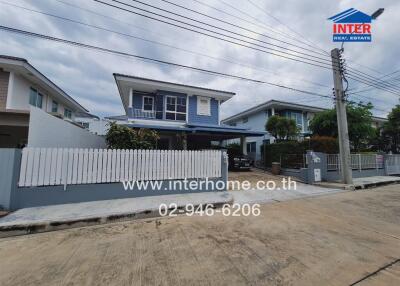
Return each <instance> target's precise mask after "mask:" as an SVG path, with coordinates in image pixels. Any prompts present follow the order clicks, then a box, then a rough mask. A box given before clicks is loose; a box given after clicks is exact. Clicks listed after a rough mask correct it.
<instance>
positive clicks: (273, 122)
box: [265, 115, 299, 140]
mask: <svg viewBox="0 0 400 286" xmlns="http://www.w3.org/2000/svg"><path fill="white" fill-rule="evenodd" d="M265 130H267V131H268V132H269V133H270V134H271V135H272V136H273V137H275V138H276V139H277V140H288V139H289V138H291V137H294V136H296V135H298V134H299V128H298V127H297V125H296V121H294V120H293V119H290V118H286V117H281V116H278V115H273V116H271V117H270V118H269V119H268V121H267V123H266V124H265Z"/></svg>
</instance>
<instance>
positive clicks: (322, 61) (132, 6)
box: [93, 0, 330, 64]
mask: <svg viewBox="0 0 400 286" xmlns="http://www.w3.org/2000/svg"><path fill="white" fill-rule="evenodd" d="M93 1H95V2H98V3H101V4H104V5H108V6H111V7H114V8H117V9H123V8H122V7H119V6H115V5H112V4H110V3H106V2H104V1H100V0H93ZM111 1H112V2H116V3H118V4H121V5H124V6H128V7H130V8H133V9H136V10H139V11H142V12H145V13H149V14H152V15H156V16H158V17H162V18H165V19H168V20H172V21H175V22H178V23H180V24H184V25H187V26H190V27H194V28H197V29H201V30H203V31H207V32H209V33H214V34H217V35H219V36H223V37H226V38H230V39H233V40H236V41H240V42H243V43H246V44H250V45H253V46H256V47H259V48H263V49H267V50H271V51H274V52H278V53H281V54H285V55H289V56H293V57H297V58H301V59H303V60H307V61H311V62H315V63H319V64H327V63H330V60H329V59H328V58H321V57H318V56H314V55H310V54H308V53H304V52H300V51H297V50H293V49H290V48H286V47H283V46H279V45H275V44H271V43H268V42H265V41H262V40H258V39H256V38H252V37H248V36H246V35H243V34H240V33H236V32H233V31H231V30H228V29H224V28H221V27H218V26H215V25H211V24H209V23H206V22H203V21H199V20H196V19H193V18H190V17H186V16H183V15H180V14H178V13H175V12H171V11H168V10H166V9H162V8H159V7H156V6H153V5H150V4H146V3H144V2H141V1H138V0H131V1H134V2H138V3H141V4H142V5H146V6H149V7H152V8H153V9H158V10H161V11H163V12H167V13H170V14H173V15H176V16H179V17H182V18H185V19H189V20H190V21H194V22H197V23H200V24H202V25H207V26H209V27H212V28H214V29H219V30H221V31H224V32H228V33H232V34H234V35H238V36H240V37H244V38H248V39H251V40H253V41H257V42H262V43H265V44H266V45H269V46H274V47H277V48H279V49H283V50H287V51H290V52H294V53H297V54H301V55H305V56H307V57H304V56H299V55H296V54H292V53H289V52H285V51H282V50H279V49H274V48H269V47H266V46H264V45H260V44H256V43H254V42H251V41H247V40H243V39H241V38H237V37H233V36H231V35H227V34H224V33H221V32H217V31H214V30H210V29H207V28H204V27H201V26H197V25H193V24H190V23H188V22H185V21H181V20H178V19H176V18H172V17H169V16H165V15H162V14H158V13H156V12H153V11H149V10H146V9H143V8H140V7H137V6H134V5H131V4H127V3H124V2H121V1H119V0H111ZM124 10H125V11H129V12H131V13H134V14H137V15H140V16H144V17H147V18H150V19H153V20H154V19H156V18H153V17H149V16H147V15H143V14H140V13H137V12H134V11H132V10H127V9H124ZM157 20H159V19H157ZM164 23H165V22H164ZM168 23H169V22H168ZM175 26H176V27H180V28H182V26H177V25H175ZM191 31H192V32H193V30H191ZM196 32H199V31H196ZM207 35H209V34H207ZM231 42H232V41H231ZM236 44H237V43H236ZM245 46H246V47H249V46H247V45H245ZM258 50H259V49H258ZM308 57H310V58H308ZM315 59H317V60H315ZM324 61H325V62H324Z"/></svg>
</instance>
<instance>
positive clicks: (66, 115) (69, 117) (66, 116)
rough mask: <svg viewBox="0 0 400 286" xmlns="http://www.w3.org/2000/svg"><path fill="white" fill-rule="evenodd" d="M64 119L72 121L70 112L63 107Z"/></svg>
mask: <svg viewBox="0 0 400 286" xmlns="http://www.w3.org/2000/svg"><path fill="white" fill-rule="evenodd" d="M64 118H68V119H71V120H72V110H71V109H69V108H65V107H64Z"/></svg>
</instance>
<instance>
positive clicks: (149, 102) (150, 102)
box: [143, 96, 154, 111]
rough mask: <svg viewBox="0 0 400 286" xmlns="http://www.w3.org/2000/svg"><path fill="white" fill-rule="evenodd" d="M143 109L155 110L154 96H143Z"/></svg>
mask: <svg viewBox="0 0 400 286" xmlns="http://www.w3.org/2000/svg"><path fill="white" fill-rule="evenodd" d="M143 110H146V111H153V110H154V97H152V96H143Z"/></svg>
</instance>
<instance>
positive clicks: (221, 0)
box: [219, 0, 380, 80]
mask: <svg viewBox="0 0 400 286" xmlns="http://www.w3.org/2000/svg"><path fill="white" fill-rule="evenodd" d="M219 1H220V2H221V3H224V4H225V5H227V6H228V7H231V8H232V9H234V10H236V11H238V12H240V13H242V14H244V15H247V16H248V17H250V18H252V19H255V20H256V21H258V22H261V21H259V20H258V19H257V18H255V17H253V16H251V15H250V14H248V13H246V12H244V11H242V10H240V9H238V8H236V7H234V6H232V5H230V4H229V3H226V2H225V1H224V0H219ZM247 1H248V2H249V3H251V4H253V6H254V5H255V4H254V2H252V1H250V0H247ZM257 7H258V6H257ZM258 8H259V9H261V10H262V11H263V12H264V13H266V14H267V15H268V16H270V17H273V18H274V19H275V20H276V21H278V22H280V23H281V21H280V20H279V19H277V18H276V17H274V16H272V15H270V13H268V12H267V11H265V10H264V9H262V8H261V7H258ZM261 23H263V22H261ZM281 24H283V25H285V24H284V23H281ZM285 26H286V25H285ZM286 27H288V26H286ZM294 32H295V31H294ZM295 33H297V32H295ZM297 34H298V33H297ZM313 47H314V48H318V49H320V50H322V51H323V52H325V53H327V52H326V51H325V50H323V49H321V48H319V47H318V46H317V45H315V44H314V46H313ZM349 62H353V63H355V64H356V65H359V66H362V67H365V68H367V69H370V70H372V71H374V72H376V73H380V72H377V71H376V70H374V69H371V68H369V67H367V66H365V65H362V64H359V63H356V62H355V61H352V60H349ZM352 70H353V72H354V71H357V72H358V73H362V74H364V75H366V76H368V77H371V78H372V77H373V76H371V75H369V74H367V73H364V72H362V71H360V70H358V69H355V68H352ZM374 79H375V80H377V78H374Z"/></svg>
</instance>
